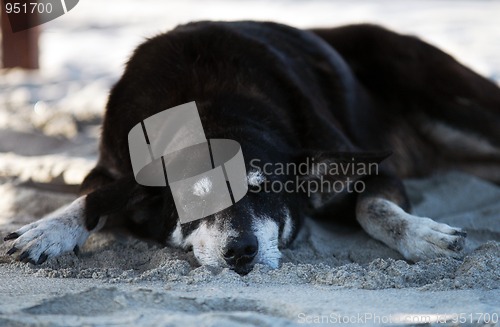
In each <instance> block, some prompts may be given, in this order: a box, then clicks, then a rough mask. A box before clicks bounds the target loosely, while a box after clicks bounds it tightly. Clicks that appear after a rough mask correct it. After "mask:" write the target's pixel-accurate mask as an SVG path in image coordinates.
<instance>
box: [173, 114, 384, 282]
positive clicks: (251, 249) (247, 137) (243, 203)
mask: <svg viewBox="0 0 500 327" xmlns="http://www.w3.org/2000/svg"><path fill="white" fill-rule="evenodd" d="M202 117H203V118H204V120H205V121H204V124H203V125H204V126H205V128H206V129H207V134H209V135H210V134H211V136H212V135H213V137H214V138H215V137H225V138H231V139H234V140H238V141H239V143H240V144H241V146H242V151H243V154H244V158H245V165H246V169H247V183H248V192H247V194H246V195H245V196H244V197H243V198H242V199H241V200H240V201H238V202H237V203H235V204H234V205H232V206H230V207H228V208H226V209H224V210H222V211H219V212H217V213H215V214H213V215H210V216H208V217H205V218H202V219H198V220H195V221H192V222H188V223H184V224H181V221H180V220H179V218H178V216H177V215H176V211H175V209H174V207H173V205H170V206H168V208H167V210H168V212H164V213H163V215H166V216H167V217H170V218H171V219H175V225H174V226H172V227H173V228H172V230H171V232H170V234H169V236H168V241H169V243H170V244H172V245H175V246H178V247H182V248H184V249H192V251H193V254H194V256H195V257H196V259H197V260H198V261H199V263H201V264H203V265H212V266H219V267H229V268H231V269H233V270H235V271H236V272H238V273H240V274H245V273H248V272H249V271H250V270H251V269H252V268H253V266H254V265H255V264H257V263H260V264H264V265H267V266H270V267H272V268H276V267H278V265H279V262H280V258H281V252H280V248H282V247H285V246H287V245H288V244H289V243H290V242H291V241H292V240H293V239H294V237H295V236H296V234H297V232H298V230H299V228H300V226H301V223H302V221H303V219H304V218H305V216H307V215H309V214H311V213H312V212H313V211H314V210H315V209H316V208H318V207H320V206H321V205H322V203H323V202H325V199H329V198H330V197H331V196H333V195H334V194H336V193H341V192H345V191H348V190H349V188H351V189H352V188H353V187H354V185H352V183H353V182H355V181H356V180H358V179H359V178H360V177H362V175H363V173H360V174H358V173H359V170H355V169H351V167H350V166H349V165H355V164H361V163H370V162H379V161H380V160H381V159H382V158H383V156H380V155H379V154H364V155H359V154H358V155H355V154H352V153H339V152H337V153H330V154H326V153H317V152H306V153H304V152H303V151H296V149H294V147H293V146H290V143H291V142H289V140H288V139H286V135H287V132H286V131H284V130H283V129H281V130H280V129H274V130H269V129H268V126H264V125H262V124H260V123H259V122H255V121H253V119H255V117H253V118H252V120H251V121H250V122H248V121H247V122H246V123H244V124H243V123H242V122H241V121H239V120H238V118H237V117H236V118H231V121H229V122H226V123H225V124H220V123H215V122H210V121H207V118H206V117H207V116H206V115H203V114H202ZM226 118H227V117H226ZM247 118H248V117H247ZM211 119H214V120H215V121H218V122H220V121H221V120H222V119H224V117H219V118H217V119H215V118H214V116H212V118H211ZM221 125H222V126H228V128H222V129H221V128H220V127H219V126H221ZM278 131H279V132H278ZM332 164H347V166H346V167H344V168H346V169H349V171H344V172H342V171H340V170H339V167H338V166H336V167H337V169H336V170H335V169H333V168H332V167H333V166H332ZM349 183H351V184H349ZM211 185H212V183H211V181H210V180H208V179H207V177H202V178H200V180H199V181H198V182H196V183H195V184H194V186H193V188H192V192H193V194H194V195H196V196H198V197H200V198H201V199H203V197H205V196H207V197H209V195H210V193H211V192H215V190H214V189H212V187H211ZM165 201H167V202H170V203H171V202H172V200H171V198H169V199H167V200H165Z"/></svg>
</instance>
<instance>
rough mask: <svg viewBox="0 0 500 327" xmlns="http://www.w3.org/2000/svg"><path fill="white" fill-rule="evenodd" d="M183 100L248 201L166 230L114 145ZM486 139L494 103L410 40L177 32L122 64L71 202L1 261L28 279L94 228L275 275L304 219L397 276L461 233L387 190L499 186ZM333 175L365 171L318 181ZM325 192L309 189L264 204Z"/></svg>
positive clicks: (495, 150)
mask: <svg viewBox="0 0 500 327" xmlns="http://www.w3.org/2000/svg"><path fill="white" fill-rule="evenodd" d="M190 101H195V102H196V105H197V108H198V111H199V115H200V117H201V122H202V123H203V126H204V129H205V133H206V136H207V137H209V138H228V139H233V140H236V141H237V142H239V143H240V145H241V148H242V151H243V153H244V160H245V165H246V169H247V182H248V188H249V191H248V193H247V194H246V195H245V197H243V199H241V200H240V201H238V202H237V203H235V204H234V205H232V206H230V207H229V208H227V209H224V210H222V211H220V212H217V213H215V214H213V215H210V216H208V217H206V218H203V219H198V220H195V221H192V222H189V223H185V224H181V223H180V221H179V216H178V214H177V211H176V208H175V205H174V201H173V197H172V193H171V191H170V189H169V188H168V187H147V186H142V185H139V184H138V183H137V182H136V181H135V179H134V176H133V173H132V166H131V160H130V152H129V147H128V143H127V135H128V133H129V131H130V130H131V128H132V127H133V126H135V125H137V124H138V123H140V122H141V121H143V120H144V119H146V118H147V117H150V116H151V115H154V114H156V113H158V112H160V111H163V110H166V109H168V108H172V107H174V106H178V105H181V104H184V103H187V102H190ZM499 126H500V90H499V88H498V87H497V86H496V85H495V84H494V83H492V82H491V81H489V80H487V79H486V78H484V77H481V76H480V75H478V74H476V73H475V72H473V71H472V70H470V69H469V68H467V67H465V66H463V65H461V64H460V63H458V62H457V61H456V60H455V59H453V58H452V57H451V56H449V55H447V54H446V53H444V52H442V51H441V50H439V49H437V48H435V47H433V46H432V45H429V44H428V43H425V42H424V41H422V40H420V39H418V38H416V37H413V36H406V35H400V34H397V33H395V32H392V31H389V30H387V29H384V28H382V27H379V26H375V25H368V24H363V25H349V26H342V27H337V28H328V29H311V30H300V29H296V28H293V27H289V26H285V25H281V24H277V23H272V22H252V21H240V22H210V21H203V22H194V23H189V24H186V25H182V26H178V27H176V28H175V29H173V30H171V31H169V32H167V33H165V34H161V35H158V36H156V37H153V38H151V39H148V40H147V41H145V42H144V43H143V44H141V45H140V46H139V47H138V48H137V49H136V50H135V52H134V53H133V55H132V57H131V59H130V60H129V62H128V63H127V65H126V69H125V71H124V73H123V76H122V77H121V79H120V80H119V81H118V82H117V83H116V85H115V86H114V87H113V88H112V90H111V93H110V95H109V100H108V103H107V108H106V113H105V117H104V121H103V128H102V137H101V143H100V155H99V159H98V162H97V164H96V166H95V168H93V169H92V170H91V171H90V173H89V174H88V175H87V176H86V178H85V179H84V181H83V183H82V185H81V194H80V196H79V197H78V198H77V199H76V200H75V201H74V202H73V203H71V204H70V205H68V206H67V207H64V208H61V209H59V210H58V211H56V212H54V213H52V214H49V215H48V216H46V217H45V218H43V219H41V220H39V221H36V222H33V223H31V224H28V225H26V226H24V227H22V228H20V229H19V230H17V231H15V232H13V233H10V234H9V235H7V236H6V237H5V241H9V242H12V248H11V249H10V250H9V251H8V254H9V255H13V254H16V255H17V257H16V258H17V259H18V260H20V261H23V262H30V263H32V264H41V263H43V262H45V261H46V260H47V259H48V258H53V257H57V256H59V255H61V254H63V253H66V252H70V251H75V253H77V252H78V250H79V248H80V247H81V246H83V244H84V243H85V241H86V240H87V238H88V237H89V235H90V234H91V233H94V232H96V231H98V230H100V229H101V228H103V227H105V226H125V227H127V228H129V230H130V231H131V232H133V233H134V234H135V235H137V236H139V237H144V238H148V239H151V240H155V241H158V242H161V243H163V244H170V245H172V246H177V247H181V248H184V249H186V250H191V249H192V251H193V254H194V257H195V258H196V259H197V261H198V262H199V263H200V264H202V265H213V266H219V267H228V268H230V269H233V270H234V271H236V272H237V273H239V274H246V273H248V272H249V271H251V270H252V268H253V267H254V265H255V264H256V263H260V264H263V265H267V266H269V267H272V268H276V267H278V266H279V261H280V257H281V252H280V249H281V248H283V247H286V246H287V245H289V244H290V243H291V242H292V241H293V239H294V238H295V236H296V235H297V233H298V231H299V230H300V228H301V226H302V223H303V221H304V219H305V218H306V217H313V218H314V217H316V218H318V219H328V220H330V221H338V222H343V221H345V222H352V223H354V224H355V225H359V226H361V228H363V229H364V231H366V233H368V234H369V235H370V236H371V237H373V238H374V239H376V240H379V241H381V242H382V243H384V244H385V245H387V246H388V247H390V248H392V249H395V250H397V251H398V252H399V253H401V254H402V256H403V257H404V258H405V259H407V260H409V261H413V262H416V261H419V260H426V259H432V258H436V257H443V256H444V257H457V258H458V257H460V256H461V255H463V254H462V252H463V251H462V249H463V247H464V242H465V238H466V232H465V231H463V230H461V229H460V228H456V227H452V226H448V225H446V224H442V223H438V222H435V221H433V220H432V219H430V218H426V217H418V216H415V215H412V214H411V213H410V203H409V201H408V197H407V195H406V193H405V189H404V186H403V184H402V182H401V180H402V179H404V178H410V177H423V176H428V175H430V174H434V173H439V172H440V171H445V170H462V171H465V172H468V173H471V174H474V175H476V176H479V177H481V178H484V179H487V180H490V181H493V182H496V183H498V182H500V169H499V163H500V129H499V128H498V127H499ZM304 163H305V165H306V166H307V169H303V170H302V171H299V172H297V171H294V172H292V173H290V172H287V173H277V172H276V169H275V168H276V167H278V165H279V164H282V165H284V164H286V165H287V166H286V167H289V166H288V165H289V164H293V165H295V166H299V165H300V164H304ZM349 164H351V165H356V167H358V168H359V167H360V165H365V166H367V165H373V164H375V165H377V166H376V171H375V173H374V172H373V171H372V172H367V171H365V170H363V169H362V170H360V169H358V168H356V169H352V170H351V169H341V170H340V172H339V170H336V171H334V172H332V171H331V169H330V167H333V166H334V165H335V167H340V166H342V165H349ZM282 167H283V166H282ZM289 181H292V184H287V183H288V182H289ZM325 181H326V182H329V186H327V187H324V188H323V187H322V188H321V190H316V188H315V189H314V190H311V189H308V190H307V191H304V190H299V191H285V190H284V189H283V190H279V191H276V189H277V187H274V190H269V186H271V187H272V186H273V185H274V186H275V185H282V186H283V185H288V186H289V185H292V188H293V185H295V186H296V185H299V184H300V183H305V182H307V185H312V184H311V183H312V182H321V183H323V184H324V183H325ZM353 183H362V184H358V185H354V184H353ZM323 184H322V185H323ZM316 185H318V184H316ZM335 185H337V186H338V185H340V186H343V187H344V188H343V189H340V190H338V189H334V186H335ZM349 185H351V186H353V185H354V186H357V187H358V190H357V191H351V192H349V191H348V190H346V189H347V186H349ZM208 191H209V190H208Z"/></svg>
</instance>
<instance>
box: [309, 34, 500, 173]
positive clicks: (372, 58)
mask: <svg viewBox="0 0 500 327" xmlns="http://www.w3.org/2000/svg"><path fill="white" fill-rule="evenodd" d="M313 32H314V33H316V34H317V35H318V36H319V37H321V38H322V39H323V40H324V41H326V42H327V43H328V44H330V45H331V46H332V47H333V48H334V49H335V50H336V51H337V52H339V53H340V55H341V56H342V57H343V58H344V60H345V61H346V62H347V64H348V65H349V67H350V68H351V70H352V72H353V73H354V75H355V76H356V79H357V80H358V81H359V82H360V83H361V84H362V85H363V87H364V88H365V89H366V90H367V91H368V93H369V94H370V97H371V98H373V99H374V100H375V101H376V102H377V103H378V104H379V105H378V106H377V107H376V109H375V110H376V111H377V113H378V114H380V115H381V117H383V119H379V120H373V121H374V122H376V123H377V125H381V126H375V127H374V130H375V131H374V132H373V133H371V134H367V135H368V138H364V139H363V143H362V144H366V145H370V146H385V147H387V146H388V145H389V146H391V148H392V150H393V151H394V156H393V158H392V159H391V160H392V161H393V163H395V164H396V165H398V166H399V167H404V168H405V169H403V170H404V171H399V176H400V177H403V176H404V177H410V176H423V175H427V174H430V173H432V172H433V171H439V170H450V169H458V170H463V171H466V172H468V173H472V174H474V175H477V176H479V177H481V178H485V179H488V180H491V181H494V182H497V183H500V128H499V126H500V88H499V87H498V86H497V85H496V84H495V83H494V82H492V81H490V80H488V79H487V78H484V77H482V76H480V75H479V74H477V73H475V72H474V71H472V70H471V69H469V68H468V67H466V66H464V65H462V64H460V63H459V62H458V61H457V60H455V59H454V58H453V57H451V56H450V55H448V54H446V53H444V52H443V51H441V50H439V49H438V48H436V47H434V46H432V45H430V44H428V43H426V42H424V41H422V40H420V39H418V38H416V37H413V36H408V35H401V34H398V33H394V32H392V31H389V30H386V29H384V28H381V27H379V26H374V25H351V26H345V27H340V28H333V29H317V30H313ZM353 121H355V122H356V124H357V120H353ZM356 124H354V125H353V126H349V128H350V129H351V133H353V134H356V133H358V132H359V131H360V129H359V127H358V126H357V125H356ZM373 134H377V135H379V136H380V137H374V136H373ZM372 140H373V142H375V144H373V143H370V142H372ZM423 157H425V159H424V160H422V158H423ZM416 160H421V162H419V164H415V161H416ZM422 161H424V162H422ZM401 163H405V164H404V165H402V164H401ZM408 167H410V169H406V168H408ZM395 171H397V170H395Z"/></svg>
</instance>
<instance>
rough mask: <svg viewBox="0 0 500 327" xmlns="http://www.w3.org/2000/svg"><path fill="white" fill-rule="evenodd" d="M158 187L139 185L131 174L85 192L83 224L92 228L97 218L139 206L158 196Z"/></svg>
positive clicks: (89, 228)
mask: <svg viewBox="0 0 500 327" xmlns="http://www.w3.org/2000/svg"><path fill="white" fill-rule="evenodd" d="M158 191H159V188H157V187H147V186H142V185H139V184H138V183H137V182H136V181H135V179H134V178H133V176H127V177H123V178H120V179H118V180H116V181H114V182H112V183H109V184H107V185H105V186H102V187H100V188H98V189H97V190H95V191H93V192H91V193H89V194H87V197H86V200H85V226H86V227H87V229H88V230H92V229H94V228H95V227H96V226H97V223H98V222H99V218H100V217H101V216H104V215H109V214H112V213H116V212H119V211H120V210H125V209H129V208H131V207H135V206H139V205H141V203H142V202H145V201H146V202H147V201H150V200H151V199H152V197H156V196H159V193H158Z"/></svg>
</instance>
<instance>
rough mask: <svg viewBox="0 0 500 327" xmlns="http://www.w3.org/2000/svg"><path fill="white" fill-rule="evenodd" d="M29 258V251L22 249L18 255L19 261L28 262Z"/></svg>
mask: <svg viewBox="0 0 500 327" xmlns="http://www.w3.org/2000/svg"><path fill="white" fill-rule="evenodd" d="M29 260H30V253H29V251H24V252H23V253H21V255H20V256H19V261H21V262H28V261H29Z"/></svg>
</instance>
